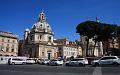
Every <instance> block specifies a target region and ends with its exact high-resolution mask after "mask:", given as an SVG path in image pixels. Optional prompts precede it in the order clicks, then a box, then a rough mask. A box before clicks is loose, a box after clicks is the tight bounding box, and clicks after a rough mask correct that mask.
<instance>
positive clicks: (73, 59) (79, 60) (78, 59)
mask: <svg viewBox="0 0 120 75" xmlns="http://www.w3.org/2000/svg"><path fill="white" fill-rule="evenodd" d="M80 60H83V59H73V60H71V61H80Z"/></svg>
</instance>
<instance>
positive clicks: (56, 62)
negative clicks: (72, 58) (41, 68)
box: [47, 59, 63, 66]
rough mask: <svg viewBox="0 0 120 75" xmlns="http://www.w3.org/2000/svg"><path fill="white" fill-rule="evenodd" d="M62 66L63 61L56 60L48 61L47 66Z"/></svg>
mask: <svg viewBox="0 0 120 75" xmlns="http://www.w3.org/2000/svg"><path fill="white" fill-rule="evenodd" d="M62 64H63V60H58V59H53V60H50V61H49V62H48V63H47V65H51V66H52V65H54V66H59V65H62Z"/></svg>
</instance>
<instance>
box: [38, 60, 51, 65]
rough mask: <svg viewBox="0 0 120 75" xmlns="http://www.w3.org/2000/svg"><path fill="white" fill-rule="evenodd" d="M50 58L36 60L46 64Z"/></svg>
mask: <svg viewBox="0 0 120 75" xmlns="http://www.w3.org/2000/svg"><path fill="white" fill-rule="evenodd" d="M49 61H50V60H49V59H39V60H38V61H37V62H38V64H41V65H46V64H47V63H48V62H49Z"/></svg>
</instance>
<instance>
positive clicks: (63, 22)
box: [0, 0, 120, 41]
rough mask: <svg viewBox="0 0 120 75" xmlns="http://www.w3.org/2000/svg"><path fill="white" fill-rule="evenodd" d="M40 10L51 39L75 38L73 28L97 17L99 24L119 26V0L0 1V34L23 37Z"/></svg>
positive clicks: (76, 37)
mask: <svg viewBox="0 0 120 75" xmlns="http://www.w3.org/2000/svg"><path fill="white" fill-rule="evenodd" d="M42 10H44V12H45V14H46V16H47V21H48V23H49V24H50V25H51V27H52V30H53V32H54V38H69V39H70V40H73V41H74V40H76V39H79V34H77V33H76V26H77V25H78V24H79V23H81V22H83V21H86V20H87V19H89V20H95V18H96V16H97V17H99V19H100V21H101V22H105V23H111V24H118V25H120V0H0V31H9V32H13V33H14V34H17V35H19V38H20V39H22V38H23V34H24V30H25V29H26V28H31V27H32V25H33V24H34V23H35V22H36V21H37V20H38V15H39V13H40V12H41V11H42Z"/></svg>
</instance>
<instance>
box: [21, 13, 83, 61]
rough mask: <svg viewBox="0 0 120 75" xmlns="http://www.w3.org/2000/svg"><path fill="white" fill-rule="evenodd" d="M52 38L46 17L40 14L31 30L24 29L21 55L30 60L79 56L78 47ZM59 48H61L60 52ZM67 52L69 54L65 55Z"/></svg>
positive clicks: (64, 40) (65, 40)
mask: <svg viewBox="0 0 120 75" xmlns="http://www.w3.org/2000/svg"><path fill="white" fill-rule="evenodd" d="M53 36H54V34H53V31H52V29H51V26H50V25H49V24H48V22H47V20H46V15H45V14H44V13H43V12H42V13H40V15H39V19H38V21H37V22H36V23H35V24H34V25H33V26H32V28H31V29H26V30H25V32H24V40H23V42H22V45H20V46H21V55H22V56H29V57H32V58H47V59H54V58H58V57H61V56H63V55H64V56H63V57H70V56H72V55H74V56H75V57H76V56H77V55H78V54H80V53H78V51H79V50H78V49H80V48H79V47H77V46H70V42H69V41H68V40H67V39H57V40H53V39H54V37H53ZM60 48H62V51H61V50H60ZM80 50H81V49H80ZM61 52H62V53H63V54H61ZM64 52H66V53H64ZM69 52H70V54H67V53H69Z"/></svg>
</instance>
